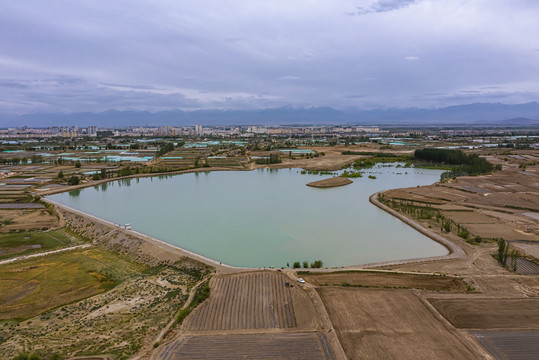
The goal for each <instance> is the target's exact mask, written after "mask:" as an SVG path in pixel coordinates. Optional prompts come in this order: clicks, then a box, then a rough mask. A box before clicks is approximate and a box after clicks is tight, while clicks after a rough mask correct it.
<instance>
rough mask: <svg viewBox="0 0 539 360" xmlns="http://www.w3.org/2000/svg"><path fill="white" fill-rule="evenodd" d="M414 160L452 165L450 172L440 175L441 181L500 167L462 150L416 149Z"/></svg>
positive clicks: (489, 171) (487, 171) (484, 172)
mask: <svg viewBox="0 0 539 360" xmlns="http://www.w3.org/2000/svg"><path fill="white" fill-rule="evenodd" d="M414 157H415V159H418V160H424V161H428V162H433V163H444V164H448V165H452V167H453V168H452V169H451V170H450V171H446V172H444V173H442V175H441V176H440V178H441V180H443V179H446V178H451V177H457V176H464V175H482V174H488V173H491V172H492V171H494V170H501V166H500V165H496V166H494V165H492V164H491V163H489V162H488V161H487V160H486V159H484V158H481V157H479V156H478V155H477V154H466V153H464V152H463V151H462V150H452V149H451V150H449V149H418V150H416V151H415V152H414Z"/></svg>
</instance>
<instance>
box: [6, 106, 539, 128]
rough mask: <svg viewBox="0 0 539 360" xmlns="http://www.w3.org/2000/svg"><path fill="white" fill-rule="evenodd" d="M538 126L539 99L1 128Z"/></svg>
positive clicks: (43, 118)
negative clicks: (522, 101) (323, 125)
mask: <svg viewBox="0 0 539 360" xmlns="http://www.w3.org/2000/svg"><path fill="white" fill-rule="evenodd" d="M197 124H199V125H203V126H204V125H206V126H219V125H309V124H313V125H314V124H320V125H322V124H325V125H336V124H343V125H344V124H357V125H414V124H416V125H423V126H424V125H432V126H444V125H446V126H456V125H476V126H477V125H495V126H516V125H518V126H522V125H539V103H537V102H531V103H527V104H517V105H506V104H500V103H494V104H492V103H474V104H469V105H460V106H450V107H445V108H440V109H419V108H407V109H396V108H392V109H380V110H355V109H352V110H335V109H332V108H328V107H312V108H294V107H288V106H286V107H281V108H274V109H262V110H197V111H182V110H174V111H160V112H155V113H151V112H147V111H116V110H111V111H105V112H101V113H72V114H27V115H5V114H4V115H2V114H0V127H2V128H8V127H21V126H25V125H26V126H28V127H50V126H74V125H77V126H79V127H86V126H90V125H97V126H99V127H102V128H110V127H127V126H140V125H142V126H165V125H171V126H191V125H197Z"/></svg>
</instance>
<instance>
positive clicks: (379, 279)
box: [303, 271, 466, 292]
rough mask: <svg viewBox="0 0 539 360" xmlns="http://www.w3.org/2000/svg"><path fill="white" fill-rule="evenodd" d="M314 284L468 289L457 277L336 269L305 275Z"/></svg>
mask: <svg viewBox="0 0 539 360" xmlns="http://www.w3.org/2000/svg"><path fill="white" fill-rule="evenodd" d="M303 277H304V278H305V279H306V280H307V281H308V282H309V283H311V284H314V285H319V286H320V285H329V286H335V285H337V286H339V285H344V286H365V287H398V288H416V289H428V290H441V291H460V292H465V291H466V284H464V282H463V281H462V280H461V279H459V278H456V277H451V276H439V275H424V274H397V273H386V272H372V271H336V272H332V273H314V274H312V275H311V274H309V275H304V276H303Z"/></svg>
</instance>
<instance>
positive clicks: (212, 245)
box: [50, 167, 447, 267]
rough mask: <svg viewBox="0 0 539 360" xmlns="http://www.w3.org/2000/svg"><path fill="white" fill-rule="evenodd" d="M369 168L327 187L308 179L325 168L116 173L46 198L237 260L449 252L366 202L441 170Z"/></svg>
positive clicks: (373, 258)
mask: <svg viewBox="0 0 539 360" xmlns="http://www.w3.org/2000/svg"><path fill="white" fill-rule="evenodd" d="M368 171H369V172H370V173H374V174H375V175H376V180H372V179H368V178H367V176H364V177H363V178H355V179H353V180H354V183H353V184H351V185H347V186H343V187H336V188H330V189H318V188H312V187H308V186H305V184H307V183H308V182H311V181H314V180H320V179H323V178H325V177H324V176H318V175H301V174H300V173H299V170H298V169H282V170H267V169H259V170H255V171H238V172H235V171H222V172H219V171H217V172H206V173H191V174H183V175H174V176H172V175H171V176H161V177H151V178H136V179H129V180H122V181H115V182H110V183H106V184H102V185H99V186H95V187H93V188H86V189H83V190H77V191H72V192H69V193H61V194H56V195H52V196H50V199H52V200H54V201H57V202H59V203H62V204H65V205H68V206H70V207H73V208H75V209H78V210H81V211H84V212H86V213H89V214H92V215H95V216H98V217H100V218H103V219H106V220H109V221H112V222H114V223H117V224H127V223H129V224H131V226H132V228H133V230H136V231H139V232H141V233H144V234H147V235H150V236H152V237H155V238H158V239H160V240H163V241H166V242H168V243H170V244H173V245H176V246H178V247H181V248H184V249H187V250H190V251H193V252H195V253H198V254H201V255H203V256H206V257H209V258H211V259H215V260H217V261H220V262H223V263H226V264H229V265H235V266H247V267H269V266H276V267H282V266H286V264H287V262H289V263H290V264H292V263H293V262H294V261H303V260H307V261H309V262H311V261H314V260H318V259H321V260H323V261H324V264H325V266H346V265H357V264H365V263H371V262H379V261H389V260H398V259H407V258H416V257H424V256H437V255H445V254H447V250H446V249H445V247H443V246H442V245H440V244H438V243H436V242H434V241H432V240H431V239H429V238H427V237H426V236H424V235H422V234H421V233H419V232H417V231H416V230H414V229H412V228H411V227H409V226H407V225H405V224H404V223H402V222H401V221H400V220H398V219H396V218H395V217H393V216H391V215H389V214H387V213H386V212H384V211H382V210H380V209H379V208H377V207H376V206H374V205H372V204H371V203H369V201H368V198H369V196H370V195H371V194H373V193H375V192H377V191H380V190H383V189H389V188H397V187H409V186H416V185H426V184H432V183H434V182H435V181H437V180H438V179H439V177H440V173H441V171H438V170H425V169H402V168H399V169H396V168H395V167H375V168H373V169H369V170H368ZM397 173H400V175H398V174H397Z"/></svg>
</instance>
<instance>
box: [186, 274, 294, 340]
mask: <svg viewBox="0 0 539 360" xmlns="http://www.w3.org/2000/svg"><path fill="white" fill-rule="evenodd" d="M287 280H288V278H287V277H286V276H284V275H283V274H280V273H277V272H253V273H248V274H239V275H229V276H221V277H216V278H214V279H212V283H211V289H212V290H211V295H210V298H209V300H208V301H206V302H205V303H204V304H202V305H201V306H200V307H199V308H197V309H196V310H195V311H194V312H193V313H192V314H191V315H190V316H189V318H188V319H187V322H186V326H185V328H186V330H188V331H200V330H236V329H269V328H281V329H282V328H293V327H296V326H297V323H296V318H295V315H294V305H293V302H292V296H291V292H292V291H294V290H295V291H301V290H299V289H297V288H290V287H286V286H285V282H286V281H287Z"/></svg>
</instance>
